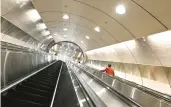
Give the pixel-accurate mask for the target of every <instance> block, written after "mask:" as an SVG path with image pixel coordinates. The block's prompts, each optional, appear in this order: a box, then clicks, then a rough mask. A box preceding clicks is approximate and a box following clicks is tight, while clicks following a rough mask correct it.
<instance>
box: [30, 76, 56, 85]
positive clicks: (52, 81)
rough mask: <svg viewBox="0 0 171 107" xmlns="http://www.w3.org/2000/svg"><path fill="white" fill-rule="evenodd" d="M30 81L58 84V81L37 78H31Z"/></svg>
mask: <svg viewBox="0 0 171 107" xmlns="http://www.w3.org/2000/svg"><path fill="white" fill-rule="evenodd" d="M30 79H33V80H36V81H43V82H47V83H53V84H55V82H56V79H55V80H46V79H42V78H35V77H33V78H30Z"/></svg>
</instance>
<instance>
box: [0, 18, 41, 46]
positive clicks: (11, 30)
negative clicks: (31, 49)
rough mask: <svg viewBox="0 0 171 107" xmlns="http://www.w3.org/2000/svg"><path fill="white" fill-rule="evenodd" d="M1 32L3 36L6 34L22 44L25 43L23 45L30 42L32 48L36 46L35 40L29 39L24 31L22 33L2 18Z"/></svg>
mask: <svg viewBox="0 0 171 107" xmlns="http://www.w3.org/2000/svg"><path fill="white" fill-rule="evenodd" d="M1 32H2V33H3V34H6V35H8V36H11V37H14V38H16V39H18V40H21V41H23V42H25V44H27V43H30V42H31V41H32V43H30V44H32V46H34V45H36V44H38V41H37V40H36V39H34V38H33V37H31V36H30V35H28V34H27V33H25V32H24V31H22V30H21V29H19V28H18V27H16V26H15V25H13V24H12V23H10V22H9V21H7V20H6V19H4V18H3V17H1Z"/></svg>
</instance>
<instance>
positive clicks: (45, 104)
mask: <svg viewBox="0 0 171 107" xmlns="http://www.w3.org/2000/svg"><path fill="white" fill-rule="evenodd" d="M59 70H60V62H58V63H56V64H54V65H52V66H50V67H48V68H47V69H44V70H43V71H41V72H39V73H37V74H36V75H34V76H32V77H30V78H28V79H27V80H25V81H23V82H22V83H20V84H18V85H16V86H15V87H13V88H11V89H9V90H7V91H5V92H3V93H2V94H1V105H2V107H19V106H20V107H49V106H50V104H51V100H52V97H53V93H54V89H55V86H56V81H57V77H58V74H59Z"/></svg>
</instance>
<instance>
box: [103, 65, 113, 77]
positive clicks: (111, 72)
mask: <svg viewBox="0 0 171 107" xmlns="http://www.w3.org/2000/svg"><path fill="white" fill-rule="evenodd" d="M101 72H106V73H107V74H108V75H109V76H112V77H114V76H115V72H114V70H113V69H112V68H111V67H106V69H104V70H101Z"/></svg>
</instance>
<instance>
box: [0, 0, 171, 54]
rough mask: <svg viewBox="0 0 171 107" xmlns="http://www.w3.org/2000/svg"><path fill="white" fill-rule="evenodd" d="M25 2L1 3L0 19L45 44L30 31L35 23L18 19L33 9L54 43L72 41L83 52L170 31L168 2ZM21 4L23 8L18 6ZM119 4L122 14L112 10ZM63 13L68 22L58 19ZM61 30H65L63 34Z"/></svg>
mask: <svg viewBox="0 0 171 107" xmlns="http://www.w3.org/2000/svg"><path fill="white" fill-rule="evenodd" d="M14 1H15V3H14ZM16 1H18V2H16ZM19 1H20V2H19ZM26 1H27V2H26ZM28 1H29V0H2V4H3V5H2V16H3V17H4V18H6V19H8V20H10V21H12V22H13V23H15V25H16V26H17V25H18V27H19V28H22V30H24V31H25V32H27V33H28V34H30V35H31V36H33V37H34V38H35V39H36V40H38V41H41V42H42V41H44V43H46V44H49V43H50V42H51V41H52V39H50V40H48V39H47V38H48V37H44V36H42V35H41V33H40V32H39V31H37V30H34V29H36V23H34V22H29V21H27V20H26V19H27V16H25V17H24V16H23V17H19V16H21V14H25V12H26V10H28V9H32V8H35V9H37V11H38V13H39V14H40V16H41V21H42V22H43V23H45V25H46V26H47V29H48V30H49V31H50V34H51V35H52V36H53V39H54V40H55V42H60V41H72V42H74V43H76V44H78V45H79V46H80V47H81V48H82V49H83V50H84V51H87V50H91V49H95V48H99V47H103V46H107V45H111V44H116V43H120V42H123V41H127V40H131V39H135V38H140V37H144V36H148V35H151V34H154V33H158V32H162V31H166V30H169V29H171V21H170V19H171V12H170V11H171V3H170V0H31V2H32V3H30V2H28ZM16 3H18V4H16ZM23 3H25V4H26V5H25V4H24V6H23V7H22V5H23ZM32 4H33V5H32ZM120 4H122V5H124V6H125V8H126V13H125V14H122V15H119V14H117V13H116V11H115V8H116V7H117V6H118V5H120ZM17 6H19V7H17ZM11 10H12V11H11ZM7 13H8V14H7ZM65 14H67V15H68V16H69V19H68V20H66V19H63V18H62V17H63V15H65ZM11 18H13V19H11ZM95 27H99V28H100V32H96V31H95V30H94V28H95ZM63 28H67V29H68V30H67V31H63ZM64 35H66V36H64ZM86 36H89V37H90V39H86ZM81 41H82V42H81Z"/></svg>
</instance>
